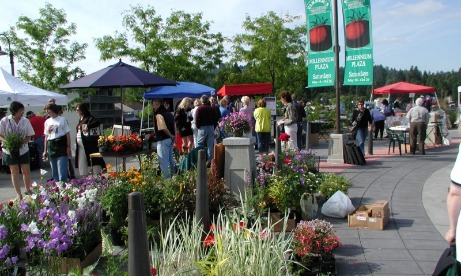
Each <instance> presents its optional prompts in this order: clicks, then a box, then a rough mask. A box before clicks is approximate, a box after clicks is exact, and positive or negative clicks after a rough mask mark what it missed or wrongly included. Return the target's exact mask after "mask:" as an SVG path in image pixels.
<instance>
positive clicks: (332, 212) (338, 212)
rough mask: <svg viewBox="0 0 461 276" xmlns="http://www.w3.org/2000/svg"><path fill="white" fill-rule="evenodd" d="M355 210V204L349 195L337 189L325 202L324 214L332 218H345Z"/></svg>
mask: <svg viewBox="0 0 461 276" xmlns="http://www.w3.org/2000/svg"><path fill="white" fill-rule="evenodd" d="M354 210H355V208H354V205H353V204H352V202H351V200H350V199H349V197H348V196H347V195H345V194H344V193H343V192H341V191H336V193H334V194H333V195H332V196H331V197H330V198H329V199H328V200H327V202H325V204H323V207H322V215H324V216H327V217H332V218H345V217H346V216H347V215H349V214H350V213H351V212H352V211H354Z"/></svg>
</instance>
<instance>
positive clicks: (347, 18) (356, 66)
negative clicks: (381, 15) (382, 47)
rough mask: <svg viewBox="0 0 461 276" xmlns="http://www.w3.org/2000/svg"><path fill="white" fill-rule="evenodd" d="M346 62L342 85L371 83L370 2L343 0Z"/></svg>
mask: <svg viewBox="0 0 461 276" xmlns="http://www.w3.org/2000/svg"><path fill="white" fill-rule="evenodd" d="M341 2H342V3H343V18H344V36H345V41H346V62H345V66H344V85H371V84H372V83H373V39H372V31H371V7H370V0H343V1H341Z"/></svg>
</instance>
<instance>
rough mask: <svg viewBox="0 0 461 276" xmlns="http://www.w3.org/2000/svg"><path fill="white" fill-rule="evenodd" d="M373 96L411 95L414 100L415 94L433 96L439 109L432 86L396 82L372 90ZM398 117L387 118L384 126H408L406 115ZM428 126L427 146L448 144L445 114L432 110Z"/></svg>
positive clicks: (439, 110)
mask: <svg viewBox="0 0 461 276" xmlns="http://www.w3.org/2000/svg"><path fill="white" fill-rule="evenodd" d="M373 94H375V95H385V94H388V95H389V96H390V95H397V94H412V97H410V98H414V97H415V95H416V94H423V95H424V94H433V95H435V101H436V105H435V106H437V107H439V106H440V105H439V103H438V98H437V93H436V89H435V88H434V87H432V86H424V85H419V84H413V83H408V82H397V83H393V84H389V85H386V86H383V87H379V88H376V89H374V90H373ZM397 115H398V116H391V117H387V119H386V125H387V126H389V127H395V126H406V125H409V123H408V122H407V119H406V117H405V115H406V113H399V114H397ZM430 116H431V117H430V119H429V124H428V126H427V138H426V143H427V144H433V145H436V144H442V143H444V144H449V141H448V140H447V139H446V137H447V136H448V127H447V123H446V114H445V112H444V111H443V110H442V109H438V110H432V111H431V112H430Z"/></svg>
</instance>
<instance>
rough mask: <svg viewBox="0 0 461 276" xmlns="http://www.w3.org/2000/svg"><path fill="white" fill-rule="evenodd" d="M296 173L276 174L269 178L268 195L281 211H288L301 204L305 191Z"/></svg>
mask: <svg viewBox="0 0 461 276" xmlns="http://www.w3.org/2000/svg"><path fill="white" fill-rule="evenodd" d="M299 183H300V182H299V179H298V178H297V177H296V176H295V175H292V174H291V175H283V176H282V175H275V176H274V177H272V178H271V179H270V180H269V183H268V189H267V195H268V197H269V200H270V202H271V203H272V204H273V205H274V206H275V208H276V209H277V210H278V211H279V212H282V213H284V212H287V211H288V209H295V208H296V207H297V206H299V200H300V199H301V195H302V194H303V192H302V191H301V189H300V188H301V187H300V184H299Z"/></svg>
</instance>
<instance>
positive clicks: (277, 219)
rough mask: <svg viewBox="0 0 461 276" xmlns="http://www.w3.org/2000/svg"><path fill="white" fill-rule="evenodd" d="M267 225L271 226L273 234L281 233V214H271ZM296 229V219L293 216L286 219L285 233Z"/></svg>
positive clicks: (282, 220)
mask: <svg viewBox="0 0 461 276" xmlns="http://www.w3.org/2000/svg"><path fill="white" fill-rule="evenodd" d="M269 223H270V224H273V226H274V232H282V230H283V224H284V218H283V216H282V214H281V213H271V214H270V218H269ZM295 228H296V217H295V216H294V214H293V217H289V218H288V219H287V226H286V228H285V231H286V232H290V231H293V229H295Z"/></svg>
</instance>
